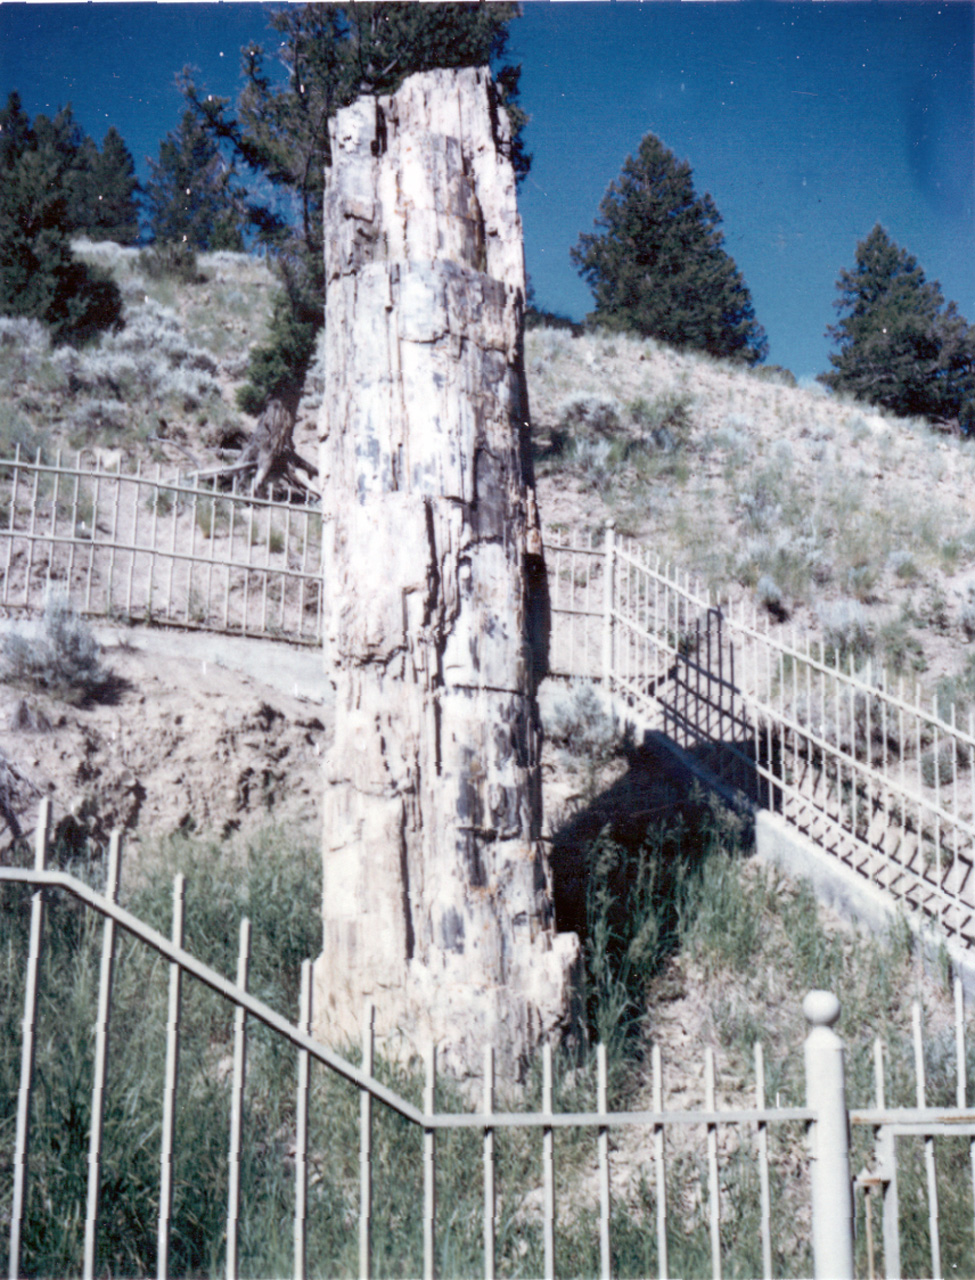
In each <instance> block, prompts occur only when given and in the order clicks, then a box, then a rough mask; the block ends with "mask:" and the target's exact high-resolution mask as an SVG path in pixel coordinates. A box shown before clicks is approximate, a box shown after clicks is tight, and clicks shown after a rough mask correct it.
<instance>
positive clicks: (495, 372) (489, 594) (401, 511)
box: [315, 68, 578, 1072]
mask: <svg viewBox="0 0 975 1280" xmlns="http://www.w3.org/2000/svg"><path fill="white" fill-rule="evenodd" d="M331 141H332V155H333V157H334V159H333V166H332V168H331V169H330V171H329V172H328V174H327V189H326V198H325V246H326V248H325V265H326V372H325V395H324V401H323V409H322V416H321V437H322V448H321V471H322V484H323V493H324V497H323V513H324V517H325V551H324V560H325V610H326V657H325V661H326V667H327V671H328V674H329V676H330V678H331V680H332V682H333V683H334V686H335V690H336V732H335V742H334V746H333V747H332V749H331V750H330V751H329V753H328V756H327V759H326V762H325V824H324V903H323V909H324V945H323V953H322V956H321V957H320V959H319V961H318V963H317V966H316V979H315V981H316V1000H315V1005H316V1010H317V1012H316V1025H317V1028H318V1030H319V1031H320V1032H322V1033H324V1034H327V1035H329V1036H330V1037H331V1038H333V1039H334V1038H335V1037H336V1036H341V1035H343V1034H348V1035H350V1036H357V1035H358V1027H359V1023H360V1019H361V1015H362V1011H363V1008H364V1005H365V1002H366V1001H367V1000H371V1001H372V1002H374V1003H375V1006H376V1014H377V1029H378V1030H379V1032H380V1034H381V1035H385V1036H387V1037H390V1036H395V1035H397V1034H401V1035H402V1036H403V1037H404V1041H405V1046H406V1047H407V1048H409V1047H410V1046H414V1045H415V1046H419V1045H421V1044H423V1043H424V1042H426V1041H427V1040H429V1039H431V1038H432V1039H433V1040H435V1041H436V1042H437V1043H438V1044H439V1045H440V1046H441V1050H442V1054H443V1057H444V1059H445V1061H446V1062H447V1063H448V1064H450V1065H452V1067H453V1069H454V1070H456V1071H460V1072H463V1071H465V1070H467V1069H471V1070H474V1071H479V1070H480V1066H481V1062H482V1052H483V1046H484V1045H485V1044H486V1043H491V1044H494V1045H495V1047H496V1048H497V1049H498V1050H499V1052H500V1054H501V1056H502V1058H503V1060H504V1061H505V1062H506V1063H507V1064H508V1066H509V1068H510V1067H513V1066H516V1065H517V1064H518V1063H519V1062H523V1061H524V1059H525V1057H526V1056H527V1054H528V1053H529V1052H530V1051H531V1050H532V1048H533V1047H534V1046H535V1045H536V1044H537V1042H538V1041H539V1039H540V1038H541V1037H542V1036H544V1035H547V1034H550V1033H551V1032H552V1031H553V1030H555V1029H556V1028H558V1027H559V1026H560V1025H561V1024H562V1023H564V1021H565V1020H566V1018H567V1016H568V1006H569V998H568V996H569V984H570V975H571V970H572V968H573V965H574V963H575V959H576V955H577V951H578V943H577V939H576V937H575V935H574V934H562V935H556V933H555V930H554V919H553V908H552V891H551V877H550V871H549V868H548V864H547V861H546V858H545V856H544V854H543V851H542V847H541V844H540V842H539V833H540V826H541V792H540V777H539V746H540V731H539V721H538V710H537V705H536V701H535V689H536V683H537V680H538V679H539V678H540V675H541V674H542V673H543V671H544V663H545V648H546V642H547V638H546V618H547V614H546V603H547V596H546V594H545V575H544V564H543V562H542V559H541V540H540V537H539V531H538V519H537V512H536V509H535V502H534V492H533V488H532V470H531V454H530V440H529V425H528V404H527V396H526V389H525V379H524V368H523V356H522V329H523V325H522V314H523V307H524V295H525V277H524V257H523V249H522V235H521V222H520V219H519V217H518V213H517V206H516V202H515V186H514V175H513V172H512V168H511V164H510V160H509V158H508V154H507V152H508V145H509V134H508V127H507V119H506V117H505V113H504V111H503V110H502V109H501V108H500V107H499V106H498V104H497V102H496V99H495V96H494V89H493V86H492V83H491V79H490V75H489V73H488V71H487V70H486V69H474V68H470V69H466V70H462V71H433V72H424V73H420V74H417V75H414V76H411V77H410V78H409V79H408V80H406V81H405V82H404V84H403V85H402V87H401V88H400V89H399V90H398V92H397V93H396V94H395V95H393V96H390V97H384V98H378V99H377V98H361V99H359V101H357V102H356V103H355V104H354V105H352V106H351V107H349V108H347V109H345V110H343V111H340V112H339V113H338V115H337V116H336V118H335V119H334V121H333V122H332V126H331Z"/></svg>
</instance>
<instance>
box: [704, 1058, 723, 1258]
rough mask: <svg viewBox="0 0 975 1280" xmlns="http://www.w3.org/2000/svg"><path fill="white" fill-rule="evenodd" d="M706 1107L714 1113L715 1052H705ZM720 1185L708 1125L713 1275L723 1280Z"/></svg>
mask: <svg viewBox="0 0 975 1280" xmlns="http://www.w3.org/2000/svg"><path fill="white" fill-rule="evenodd" d="M704 1105H705V1107H706V1108H707V1110H708V1111H714V1110H715V1106H714V1050H713V1049H712V1048H711V1046H710V1045H708V1047H707V1048H706V1049H705V1050H704ZM719 1196H720V1190H719V1185H718V1126H717V1125H716V1124H714V1123H709V1124H708V1217H709V1219H710V1229H711V1274H712V1276H713V1277H714V1280H721V1202H720V1199H719Z"/></svg>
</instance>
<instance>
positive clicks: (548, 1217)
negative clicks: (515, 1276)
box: [542, 1040, 555, 1280]
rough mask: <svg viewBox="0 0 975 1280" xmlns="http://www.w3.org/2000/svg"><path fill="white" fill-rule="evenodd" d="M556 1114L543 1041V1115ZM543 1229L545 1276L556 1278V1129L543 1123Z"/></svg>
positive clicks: (549, 1055)
mask: <svg viewBox="0 0 975 1280" xmlns="http://www.w3.org/2000/svg"><path fill="white" fill-rule="evenodd" d="M551 1114H552V1046H551V1044H550V1043H549V1042H548V1041H547V1040H546V1042H545V1044H544V1045H542V1115H543V1117H544V1116H551ZM542 1191H543V1197H542V1198H543V1210H542V1212H543V1215H544V1220H543V1223H542V1233H543V1242H544V1254H545V1263H544V1275H545V1280H554V1278H555V1133H554V1131H553V1129H552V1126H551V1125H543V1126H542Z"/></svg>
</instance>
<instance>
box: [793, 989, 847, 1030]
mask: <svg viewBox="0 0 975 1280" xmlns="http://www.w3.org/2000/svg"><path fill="white" fill-rule="evenodd" d="M802 1012H803V1013H804V1014H805V1016H806V1021H807V1022H808V1023H809V1024H810V1026H813V1027H831V1026H832V1025H833V1023H834V1022H835V1021H836V1020H837V1018H838V1017H839V1016H840V1002H839V1000H838V999H837V998H836V996H834V995H833V993H832V991H810V992H809V994H808V995H807V996H806V998H805V1000H803V1002H802Z"/></svg>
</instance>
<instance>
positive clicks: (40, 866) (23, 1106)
mask: <svg viewBox="0 0 975 1280" xmlns="http://www.w3.org/2000/svg"><path fill="white" fill-rule="evenodd" d="M50 827H51V801H50V800H49V799H48V798H47V796H45V797H44V799H43V800H42V801H41V804H40V809H39V811H38V815H37V832H36V834H35V837H34V870H35V871H43V870H44V868H45V865H46V863H47V842H48V832H49V830H50ZM43 944H44V891H43V889H38V890H37V892H36V893H34V894H32V895H31V900H30V945H29V950H28V952H27V974H26V980H25V983H24V1020H23V1023H22V1027H23V1034H22V1039H21V1044H20V1087H19V1088H18V1090H17V1131H16V1136H15V1138H14V1168H13V1175H14V1185H13V1197H12V1200H11V1205H10V1256H9V1259H8V1266H9V1276H10V1280H17V1277H18V1276H19V1275H20V1237H21V1234H22V1232H23V1226H24V1211H25V1209H26V1207H27V1162H28V1154H29V1149H30V1103H31V1092H32V1089H33V1084H34V1043H35V1036H36V1031H37V991H38V978H39V975H40V967H41V948H42V946H43Z"/></svg>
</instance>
